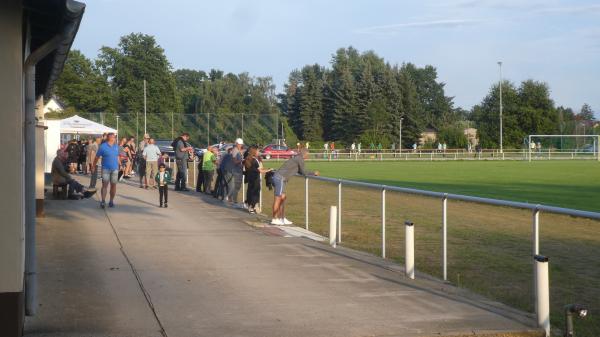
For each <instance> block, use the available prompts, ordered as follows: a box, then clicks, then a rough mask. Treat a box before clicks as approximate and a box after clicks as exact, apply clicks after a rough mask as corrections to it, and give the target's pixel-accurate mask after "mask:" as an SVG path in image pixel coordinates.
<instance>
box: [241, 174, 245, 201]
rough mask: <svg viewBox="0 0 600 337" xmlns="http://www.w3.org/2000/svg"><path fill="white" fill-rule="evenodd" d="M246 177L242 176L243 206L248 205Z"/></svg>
mask: <svg viewBox="0 0 600 337" xmlns="http://www.w3.org/2000/svg"><path fill="white" fill-rule="evenodd" d="M245 187H246V175H245V174H242V204H245V203H246V189H245Z"/></svg>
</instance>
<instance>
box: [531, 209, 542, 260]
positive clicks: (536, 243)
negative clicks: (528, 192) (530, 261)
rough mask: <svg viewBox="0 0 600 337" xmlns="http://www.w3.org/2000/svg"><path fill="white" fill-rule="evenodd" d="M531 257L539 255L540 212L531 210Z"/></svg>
mask: <svg viewBox="0 0 600 337" xmlns="http://www.w3.org/2000/svg"><path fill="white" fill-rule="evenodd" d="M532 231H533V256H536V255H538V254H539V253H540V210H539V209H537V208H536V209H534V210H533V228H532Z"/></svg>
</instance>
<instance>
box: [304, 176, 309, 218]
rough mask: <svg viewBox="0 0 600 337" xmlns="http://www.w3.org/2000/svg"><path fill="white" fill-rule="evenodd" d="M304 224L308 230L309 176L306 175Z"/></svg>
mask: <svg viewBox="0 0 600 337" xmlns="http://www.w3.org/2000/svg"><path fill="white" fill-rule="evenodd" d="M304 226H305V228H306V230H308V177H304Z"/></svg>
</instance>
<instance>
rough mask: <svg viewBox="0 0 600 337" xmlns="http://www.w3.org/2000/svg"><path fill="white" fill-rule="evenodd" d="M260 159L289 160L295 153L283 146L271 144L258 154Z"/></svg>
mask: <svg viewBox="0 0 600 337" xmlns="http://www.w3.org/2000/svg"><path fill="white" fill-rule="evenodd" d="M260 155H261V157H263V158H264V159H271V158H275V159H289V158H291V157H293V156H295V155H296V151H292V150H290V149H289V148H288V147H287V146H285V145H277V144H271V145H267V146H265V148H264V149H262V151H261V152H260Z"/></svg>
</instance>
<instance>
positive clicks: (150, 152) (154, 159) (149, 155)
mask: <svg viewBox="0 0 600 337" xmlns="http://www.w3.org/2000/svg"><path fill="white" fill-rule="evenodd" d="M142 155H143V156H144V160H145V161H146V181H147V182H146V186H145V188H148V185H151V186H152V187H154V188H156V182H155V180H154V177H155V176H156V174H157V173H158V158H159V157H160V155H161V153H160V149H159V148H158V146H156V145H155V144H154V138H150V139H149V140H148V144H147V145H146V147H145V148H144V151H142Z"/></svg>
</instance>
